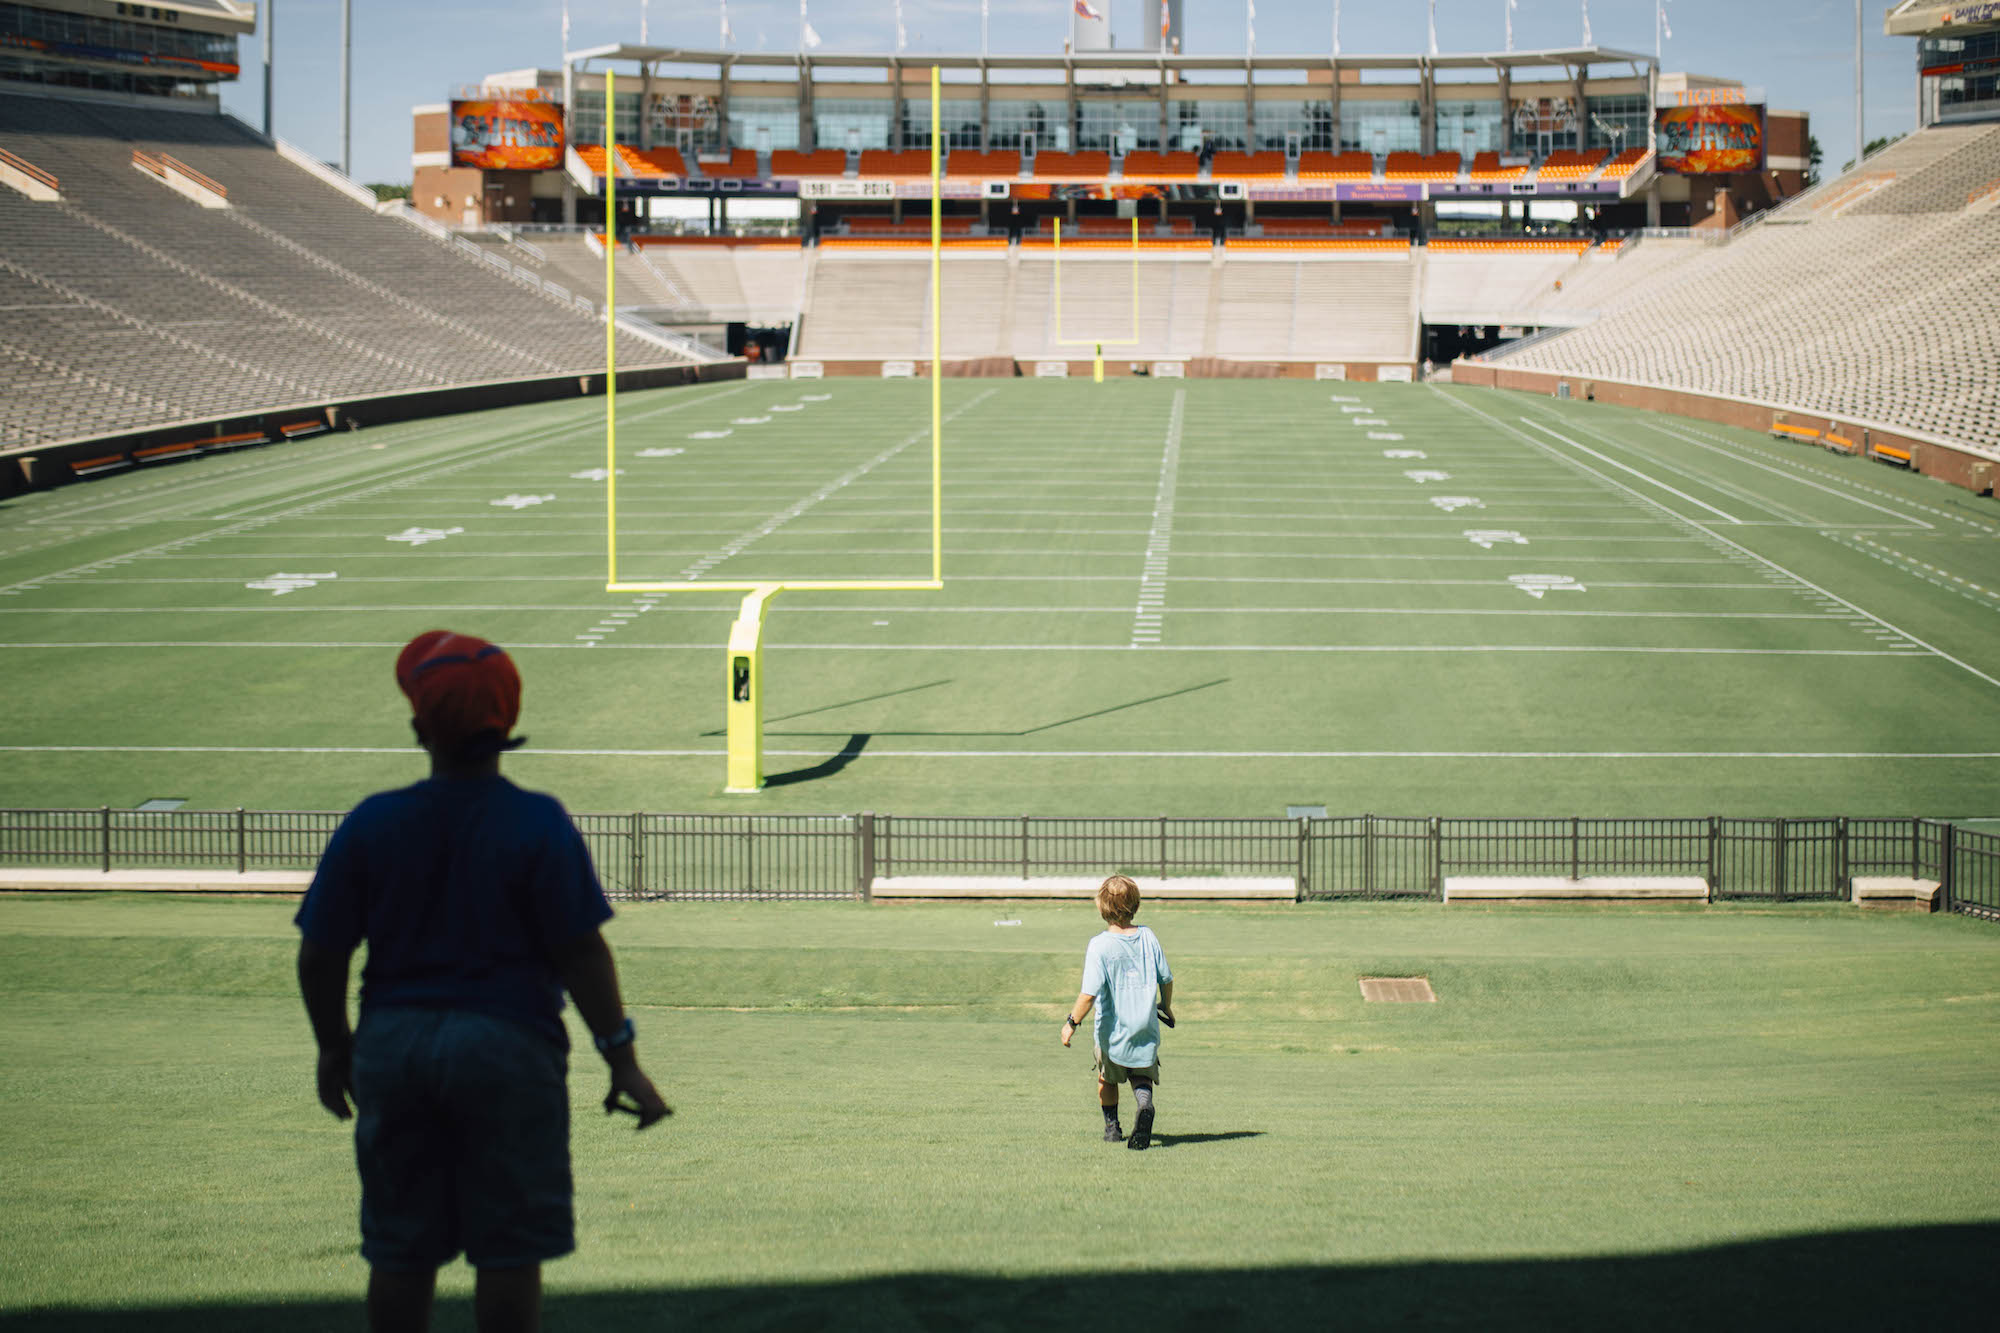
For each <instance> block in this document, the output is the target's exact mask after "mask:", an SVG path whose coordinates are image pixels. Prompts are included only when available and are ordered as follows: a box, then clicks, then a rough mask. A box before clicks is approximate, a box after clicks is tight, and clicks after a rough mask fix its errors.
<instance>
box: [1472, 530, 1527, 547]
mask: <svg viewBox="0 0 2000 1333" xmlns="http://www.w3.org/2000/svg"><path fill="white" fill-rule="evenodd" d="M1465 539H1466V540H1467V541H1469V542H1471V543H1472V544H1473V545H1474V546H1478V547H1482V548H1484V549H1485V550H1488V551H1490V550H1492V549H1493V548H1494V547H1496V546H1526V545H1527V544H1528V539H1527V538H1526V537H1523V536H1522V535H1521V534H1520V533H1518V532H1514V531H1512V530H1511V529H1506V528H1467V529H1466V530H1465Z"/></svg>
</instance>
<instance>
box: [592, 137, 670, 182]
mask: <svg viewBox="0 0 2000 1333" xmlns="http://www.w3.org/2000/svg"><path fill="white" fill-rule="evenodd" d="M576 155H577V156H578V157H580V158H582V159H583V164H584V166H586V167H588V168H589V169H590V170H591V171H592V172H593V173H594V174H596V175H599V176H602V175H603V174H604V145H603V144H601V143H587V144H578V145H576ZM618 164H619V169H618V175H619V177H620V179H623V178H625V177H628V176H629V177H634V178H664V177H668V176H685V175H687V174H688V169H687V163H686V161H685V160H683V159H682V157H681V154H680V150H679V149H677V148H649V149H646V150H644V151H641V150H639V149H637V148H634V147H632V146H631V145H630V144H622V143H621V144H619V145H618Z"/></svg>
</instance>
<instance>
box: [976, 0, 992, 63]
mask: <svg viewBox="0 0 2000 1333" xmlns="http://www.w3.org/2000/svg"><path fill="white" fill-rule="evenodd" d="M992 18H993V14H992V6H991V5H990V4H988V3H987V0H979V54H980V55H985V54H986V34H987V31H988V29H989V26H990V24H991V21H992Z"/></svg>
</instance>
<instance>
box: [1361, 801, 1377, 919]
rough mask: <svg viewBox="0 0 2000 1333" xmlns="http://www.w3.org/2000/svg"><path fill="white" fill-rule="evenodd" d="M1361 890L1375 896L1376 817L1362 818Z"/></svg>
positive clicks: (1365, 816) (1366, 816)
mask: <svg viewBox="0 0 2000 1333" xmlns="http://www.w3.org/2000/svg"><path fill="white" fill-rule="evenodd" d="M1361 888H1362V891H1363V892H1365V893H1366V894H1367V895H1368V896H1369V897H1371V898H1372V897H1374V896H1375V816H1374V815H1363V816H1361Z"/></svg>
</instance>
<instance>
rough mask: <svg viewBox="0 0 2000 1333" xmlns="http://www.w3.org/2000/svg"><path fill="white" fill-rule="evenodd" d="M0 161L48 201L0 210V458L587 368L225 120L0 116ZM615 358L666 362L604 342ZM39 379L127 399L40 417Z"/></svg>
mask: <svg viewBox="0 0 2000 1333" xmlns="http://www.w3.org/2000/svg"><path fill="white" fill-rule="evenodd" d="M0 147H4V148H7V149H9V150H10V151H13V152H16V153H18V154H19V155H20V156H22V157H24V158H26V159H28V160H30V161H34V162H37V163H47V164H51V166H50V169H51V170H54V171H56V172H57V174H58V175H59V176H60V178H61V180H62V192H63V199H62V201H61V202H60V203H35V202H31V201H29V200H27V199H25V198H24V197H22V196H20V195H17V194H15V193H14V192H12V191H5V192H0V238H4V239H0V271H4V272H5V274H6V275H7V276H8V277H9V279H10V280H11V283H10V285H11V286H12V287H13V288H14V289H15V290H16V291H17V292H22V293H24V294H25V293H26V289H29V288H32V289H33V292H32V296H31V299H28V300H23V301H12V302H8V303H6V304H7V307H8V308H7V309H5V310H4V311H0V348H4V350H0V441H3V442H4V443H5V444H7V445H9V446H19V445H23V444H34V443H39V442H43V441H48V440H56V439H64V438H72V437H83V436H89V435H93V434H101V433H105V432H108V431H114V430H123V429H134V428H138V427H142V426H145V425H151V424H166V423H167V422H171V421H176V420H184V419H202V418H217V417H222V416H227V415H230V414H240V413H244V412H250V411H256V410H260V409H264V408H269V407H275V406H280V405H285V404H292V403H306V402H319V401H327V400H335V399H342V398H353V397H361V396H367V395H371V394H378V393H387V392H394V391H397V390H405V389H420V388H431V387H439V386H444V385H451V384H464V383H471V382H477V381H481V380H494V379H507V378H519V377H528V376H544V375H549V374H555V373H566V372H569V371H573V370H580V369H586V368H589V367H592V366H596V365H601V364H602V361H603V346H604V333H603V326H602V324H601V323H600V322H598V321H597V320H596V319H594V318H592V317H590V316H588V315H586V314H584V313H583V312H582V311H580V310H579V309H577V308H576V307H575V306H574V305H572V304H568V303H565V302H562V301H559V300H557V299H556V298H555V297H553V296H551V295H549V294H546V293H545V292H543V291H541V290H539V289H532V288H530V287H529V286H528V285H527V284H526V283H524V282H521V281H516V280H515V279H514V278H512V277H510V276H503V275H502V274H501V273H500V272H499V271H498V270H497V269H495V268H494V267H492V266H490V265H488V264H485V263H482V262H480V261H479V260H478V259H477V258H475V257H472V256H468V255H465V254H463V253H461V252H459V251H457V250H455V249H454V248H452V247H450V246H448V245H445V244H441V243H440V242H439V241H438V240H436V239H434V238H432V237H430V236H428V235H426V234H424V233H423V232H420V231H418V230H417V229H415V228H413V227H411V226H409V225H407V224H405V223H402V222H399V221H396V220H394V219H391V218H385V217H382V216H379V215H377V214H376V213H375V212H374V211H373V210H372V209H369V208H367V207H364V206H362V205H361V204H359V203H357V202H356V201H354V200H353V199H350V198H349V197H348V196H347V195H345V194H342V193H341V192H339V191H337V190H334V189H333V188H331V187H330V186H328V185H326V184H324V183H323V182H321V181H320V180H318V179H317V178H316V177H314V176H312V175H311V174H309V173H307V172H305V171H303V170H301V169H300V168H298V167H296V166H293V165H292V164H291V163H289V162H287V161H285V160H284V159H283V158H281V157H280V156H279V155H278V154H277V153H275V152H274V151H273V150H272V149H271V148H270V147H269V146H268V145H266V144H265V143H264V142H263V141H261V140H259V139H258V138H257V137H256V136H255V135H253V134H251V133H250V132H249V131H247V130H246V129H244V128H243V127H242V126H240V125H238V124H237V123H235V122H234V121H231V120H228V119H226V118H223V117H219V116H215V115H209V114H203V113H179V112H170V111H159V110H154V109H146V110H138V109H132V108H123V107H115V106H107V105H97V104H88V105H86V104H80V103H74V102H68V101H60V100H52V99H43V98H34V97H16V96H0ZM135 148H136V149H140V150H143V151H144V152H146V153H149V154H160V153H165V154H169V155H171V156H172V157H173V158H175V159H177V160H179V161H180V162H183V163H186V164H187V166H188V167H189V168H191V169H192V170H193V171H195V172H198V173H200V174H202V175H204V176H207V177H209V178H212V179H213V180H214V181H216V182H217V183H218V184H219V185H221V186H222V187H224V188H225V189H226V190H227V192H228V204H229V206H228V207H227V208H224V209H212V208H202V207H199V206H197V205H196V204H195V203H193V202H191V201H190V200H188V199H185V198H183V197H182V196H181V195H179V194H177V193H175V192H174V191H172V190H170V189H169V188H167V186H166V185H164V184H163V183H162V182H161V181H160V180H159V179H157V178H155V177H153V176H150V175H148V174H146V173H143V172H141V171H137V170H134V168H133V165H132V161H133V151H134V149H135ZM52 311H60V312H63V313H60V314H52V313H51V312H52ZM85 311H87V312H89V313H88V314H87V315H86V314H84V313H82V312H85ZM52 323H53V324H56V325H60V326H61V327H60V328H51V327H50V325H51V324H52ZM620 356H621V358H630V359H629V361H627V362H626V363H627V364H631V365H635V366H640V365H660V364H669V363H674V362H677V361H680V360H682V359H683V358H681V357H680V356H679V355H678V354H677V353H675V352H672V351H670V350H668V349H667V348H665V347H662V346H660V345H659V344H657V343H654V342H651V341H645V340H639V339H631V338H622V337H621V345H620ZM52 377H53V378H54V380H55V381H57V382H61V381H62V380H63V379H64V377H69V380H70V382H74V383H79V384H82V383H87V382H90V381H98V382H103V383H108V384H113V385H119V386H124V387H125V388H126V389H127V390H128V391H129V392H127V393H124V394H107V393H101V392H99V393H92V392H77V393H64V394H58V395H53V396H51V395H50V394H48V393H47V392H46V389H47V386H48V384H49V383H50V382H51V379H52ZM30 402H32V403H33V407H32V410H31V409H30V407H29V406H28V404H29V403H30Z"/></svg>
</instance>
